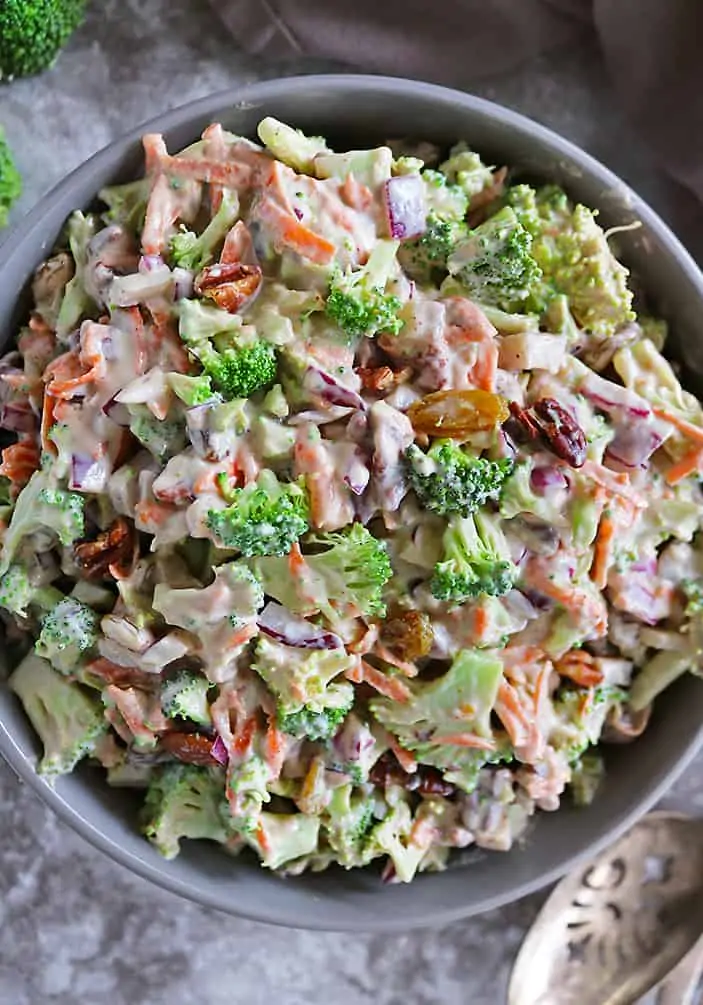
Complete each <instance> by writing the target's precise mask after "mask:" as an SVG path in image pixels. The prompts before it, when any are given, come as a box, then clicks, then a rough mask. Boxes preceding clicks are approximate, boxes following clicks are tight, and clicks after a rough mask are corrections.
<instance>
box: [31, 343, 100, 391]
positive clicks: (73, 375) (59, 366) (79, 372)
mask: <svg viewBox="0 0 703 1005" xmlns="http://www.w3.org/2000/svg"><path fill="white" fill-rule="evenodd" d="M95 377H96V367H94V366H92V367H91V368H90V369H89V370H87V371H86V369H85V367H84V365H83V363H82V362H81V360H80V357H79V356H78V354H77V353H76V352H75V351H73V350H72V351H70V352H65V353H63V354H62V355H61V356H57V357H56V359H54V360H52V361H51V363H49V365H48V366H47V368H46V370H45V371H44V377H43V379H44V381H45V383H47V384H48V385H49V387H48V390H49V393H51V394H53V395H54V397H56V398H72V397H73V396H74V394H75V393H76V391H77V390H78V389H79V388H81V387H83V386H84V385H85V384H90V383H91V382H92V381H93V380H94V379H95Z"/></svg>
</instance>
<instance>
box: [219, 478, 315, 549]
mask: <svg viewBox="0 0 703 1005" xmlns="http://www.w3.org/2000/svg"><path fill="white" fill-rule="evenodd" d="M228 500H229V502H230V505H229V506H228V507H227V508H226V509H220V510H216V509H212V510H210V511H209V512H208V515H207V526H208V529H209V531H210V533H211V534H212V538H213V540H214V542H215V544H217V545H218V546H219V547H221V548H235V549H236V550H237V551H240V552H241V553H242V555H246V556H247V557H251V556H252V555H287V554H288V552H289V551H290V550H291V548H292V547H293V545H294V544H295V542H296V541H297V540H298V538H299V537H300V536H301V534H304V533H305V531H306V530H307V529H308V526H309V524H308V500H307V494H306V492H305V490H304V489H303V487H302V485H301V484H299V483H298V482H279V480H278V478H276V475H275V474H274V473H273V471H270V470H268V469H267V470H264V471H262V472H261V474H260V475H259V477H258V479H257V480H256V482H251V483H250V484H249V485H247V486H246V487H245V488H243V489H233V490H231V491H229V493H228Z"/></svg>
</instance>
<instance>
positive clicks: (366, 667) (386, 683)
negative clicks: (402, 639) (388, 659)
mask: <svg viewBox="0 0 703 1005" xmlns="http://www.w3.org/2000/svg"><path fill="white" fill-rule="evenodd" d="M360 663H361V668H362V678H361V679H362V680H363V681H365V682H366V683H367V684H369V685H370V686H371V687H373V688H375V689H376V690H377V691H378V692H379V694H383V695H385V696H386V698H391V699H392V700H393V701H400V702H406V701H409V700H410V698H411V697H412V692H411V691H410V688H409V687H408V686H407V684H404V683H403V682H402V681H401V680H398V678H397V677H391V676H389V675H388V674H384V673H381V671H380V670H377V669H376V668H375V667H372V666H371V664H370V663H367V662H366V661H365V660H361V661H360ZM356 673H357V671H356V669H354V670H349V671H347V673H346V677H347V679H348V680H356V676H351V675H352V674H354V675H356Z"/></svg>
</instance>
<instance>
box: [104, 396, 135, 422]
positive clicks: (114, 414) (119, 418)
mask: <svg viewBox="0 0 703 1005" xmlns="http://www.w3.org/2000/svg"><path fill="white" fill-rule="evenodd" d="M102 411H103V412H104V414H105V415H107V417H108V418H109V419H110V420H111V421H112V422H114V423H115V425H116V426H122V427H123V428H124V429H127V428H128V427H129V424H130V422H131V417H130V414H129V409H128V408H127V406H126V405H123V404H122V403H121V402H119V401H117V400H116V396H113V397H112V398H110V400H109V401H106V402H105V404H104V405H103V407H102Z"/></svg>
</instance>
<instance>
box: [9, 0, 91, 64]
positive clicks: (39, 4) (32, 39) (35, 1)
mask: <svg viewBox="0 0 703 1005" xmlns="http://www.w3.org/2000/svg"><path fill="white" fill-rule="evenodd" d="M85 5H86V0H3V3H2V5H1V6H0V80H2V79H3V78H6V79H8V80H11V79H12V78H13V77H28V76H30V75H31V74H34V73H41V72H42V70H46V69H48V68H49V67H50V66H51V64H52V63H53V62H54V60H55V59H56V57H57V56H58V54H59V52H60V51H61V49H62V48H63V47H64V45H65V44H66V42H67V41H68V39H69V38H70V36H71V35H72V34H73V32H74V31H75V30H76V28H77V27H78V25H79V24H80V23H81V22H82V20H83V15H84V13H85Z"/></svg>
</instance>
